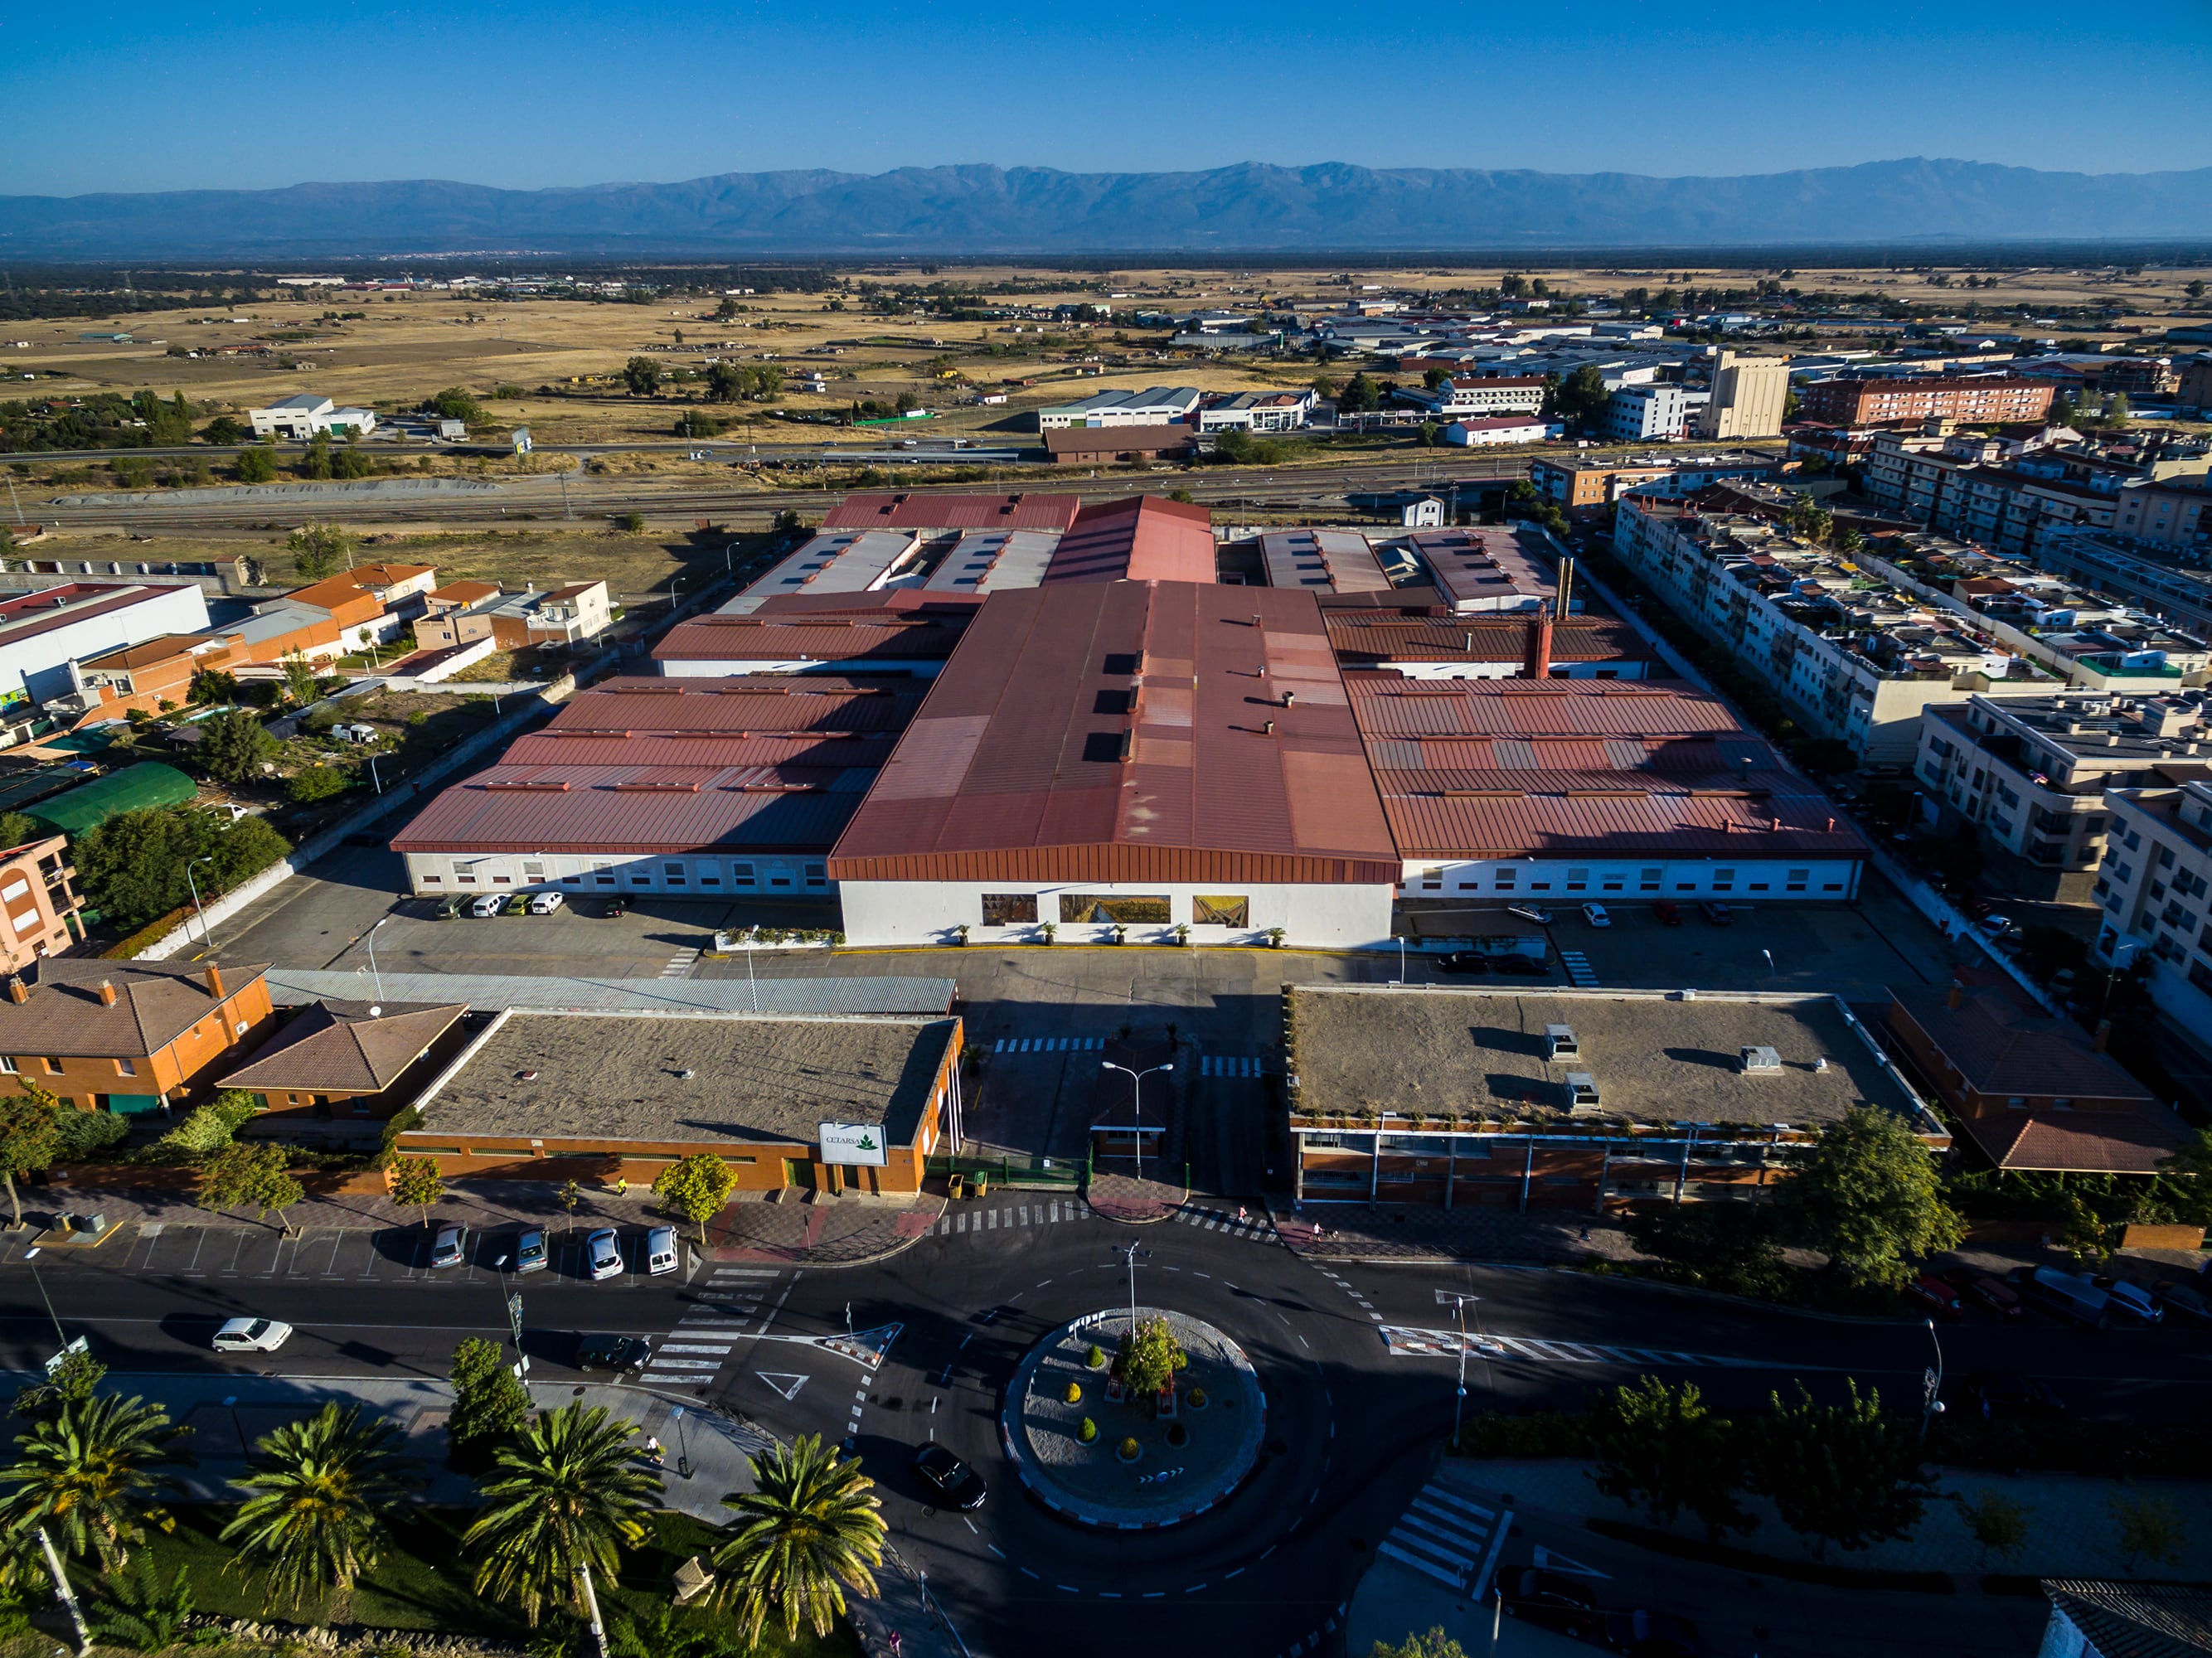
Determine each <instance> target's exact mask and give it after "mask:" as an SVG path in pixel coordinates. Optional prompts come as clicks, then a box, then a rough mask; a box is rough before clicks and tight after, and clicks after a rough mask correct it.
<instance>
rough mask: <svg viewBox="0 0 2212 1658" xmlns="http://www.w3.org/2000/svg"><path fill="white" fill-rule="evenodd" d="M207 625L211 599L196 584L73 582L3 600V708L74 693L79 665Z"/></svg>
mask: <svg viewBox="0 0 2212 1658" xmlns="http://www.w3.org/2000/svg"><path fill="white" fill-rule="evenodd" d="M207 625H208V612H207V598H206V596H205V595H204V593H202V592H201V591H200V590H199V588H198V587H197V586H195V585H194V584H193V583H191V582H189V581H185V582H177V583H166V582H145V581H66V582H64V583H62V584H61V585H59V586H53V587H46V588H42V589H40V591H39V592H31V593H13V594H10V595H9V596H8V597H6V598H0V709H15V708H18V707H19V706H21V707H23V708H25V710H26V711H27V708H28V706H29V705H33V704H43V703H46V702H49V701H53V700H54V699H56V698H58V697H66V696H69V695H72V694H73V693H75V692H76V690H77V689H80V685H81V681H80V680H79V678H78V677H77V676H76V672H75V671H74V669H75V665H76V664H77V663H80V662H82V661H83V660H85V659H87V658H88V657H94V656H99V655H101V654H103V653H106V652H108V651H114V650H120V649H122V648H123V647H125V646H130V645H137V644H142V643H143V642H144V641H147V640H149V639H157V638H159V637H161V635H164V634H190V633H197V632H199V631H200V630H201V629H204V628H205V627H206V626H207Z"/></svg>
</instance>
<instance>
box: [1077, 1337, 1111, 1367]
mask: <svg viewBox="0 0 2212 1658" xmlns="http://www.w3.org/2000/svg"><path fill="white" fill-rule="evenodd" d="M1083 1362H1084V1363H1085V1364H1087V1365H1089V1366H1090V1367H1091V1369H1092V1370H1103V1369H1105V1368H1106V1355H1105V1354H1104V1353H1103V1352H1102V1351H1099V1347H1098V1344H1097V1342H1095V1341H1094V1342H1092V1343H1091V1345H1090V1346H1089V1347H1088V1348H1086V1349H1085V1351H1084V1354H1083Z"/></svg>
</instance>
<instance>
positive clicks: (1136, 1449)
mask: <svg viewBox="0 0 2212 1658" xmlns="http://www.w3.org/2000/svg"><path fill="white" fill-rule="evenodd" d="M1144 1454H1145V1448H1144V1447H1143V1446H1142V1445H1139V1443H1137V1442H1136V1441H1135V1440H1134V1439H1125V1440H1123V1441H1122V1442H1121V1448H1120V1449H1118V1450H1116V1451H1115V1453H1114V1455H1116V1456H1118V1457H1120V1458H1121V1460H1122V1461H1124V1462H1134V1461H1136V1460H1137V1459H1138V1458H1139V1457H1140V1456H1142V1455H1144Z"/></svg>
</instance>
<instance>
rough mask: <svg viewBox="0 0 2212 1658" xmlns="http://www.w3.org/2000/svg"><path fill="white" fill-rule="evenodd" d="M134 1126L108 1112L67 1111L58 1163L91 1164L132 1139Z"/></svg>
mask: <svg viewBox="0 0 2212 1658" xmlns="http://www.w3.org/2000/svg"><path fill="white" fill-rule="evenodd" d="M130 1134H131V1122H130V1119H128V1118H127V1117H118V1116H116V1115H114V1114H112V1113H110V1112H106V1111H64V1112H63V1113H62V1114H61V1142H60V1145H59V1148H58V1150H57V1151H55V1153H54V1161H55V1162H56V1163H88V1162H90V1161H91V1160H93V1159H94V1158H95V1157H98V1156H99V1155H100V1153H101V1152H103V1151H106V1150H107V1149H108V1148H109V1147H110V1146H112V1145H118V1144H120V1143H121V1142H122V1141H124V1140H125V1139H128V1138H130Z"/></svg>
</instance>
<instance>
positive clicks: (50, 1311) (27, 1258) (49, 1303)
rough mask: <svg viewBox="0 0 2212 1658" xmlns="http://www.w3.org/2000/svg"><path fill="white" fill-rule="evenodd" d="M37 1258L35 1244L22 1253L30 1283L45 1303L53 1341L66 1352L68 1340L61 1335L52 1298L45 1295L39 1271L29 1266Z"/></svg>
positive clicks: (59, 1322) (37, 1251) (59, 1320)
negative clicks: (29, 1274) (50, 1322)
mask: <svg viewBox="0 0 2212 1658" xmlns="http://www.w3.org/2000/svg"><path fill="white" fill-rule="evenodd" d="M38 1258H39V1249H38V1246H37V1245H36V1244H33V1245H32V1246H31V1248H28V1249H26V1250H24V1251H23V1265H24V1266H30V1267H31V1282H32V1283H33V1284H37V1285H38V1286H39V1299H40V1301H43V1302H45V1303H46V1316H47V1317H48V1318H50V1319H52V1321H53V1325H54V1339H55V1340H56V1341H58V1342H59V1343H60V1344H61V1345H62V1346H63V1348H64V1350H66V1349H67V1348H68V1346H69V1338H68V1337H67V1336H65V1335H64V1334H63V1333H62V1321H61V1319H60V1316H59V1315H58V1314H56V1313H55V1311H54V1298H53V1297H52V1296H50V1295H48V1294H47V1293H46V1279H44V1278H40V1276H39V1269H38V1268H37V1267H36V1266H31V1263H32V1262H33V1261H34V1260H37V1259H38Z"/></svg>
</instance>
